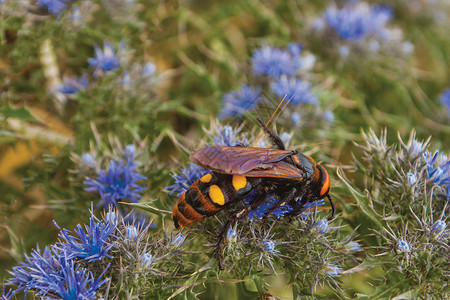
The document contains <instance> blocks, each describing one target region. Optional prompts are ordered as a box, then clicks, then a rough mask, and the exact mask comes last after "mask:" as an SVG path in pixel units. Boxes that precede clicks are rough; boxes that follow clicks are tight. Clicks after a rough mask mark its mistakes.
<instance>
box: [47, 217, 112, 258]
mask: <svg viewBox="0 0 450 300" xmlns="http://www.w3.org/2000/svg"><path fill="white" fill-rule="evenodd" d="M110 213H111V211H110ZM54 223H55V225H56V227H58V229H60V230H61V232H60V233H59V235H58V236H59V237H60V239H61V241H60V242H58V243H57V247H58V248H59V249H60V250H61V251H64V252H65V253H66V256H67V258H68V259H74V258H76V257H78V258H82V259H84V260H86V261H88V262H92V261H97V260H101V259H103V258H105V257H109V258H111V255H109V254H108V251H109V250H110V249H111V248H112V247H113V246H114V244H115V240H116V238H117V237H116V236H114V235H113V234H112V233H113V231H114V229H115V228H116V224H115V222H108V221H97V220H96V219H95V217H94V214H93V213H91V217H90V218H89V225H86V226H85V229H86V230H84V229H83V227H82V226H81V225H80V224H78V225H77V226H76V228H75V229H74V233H75V234H76V235H75V234H74V233H72V232H71V231H70V230H67V229H65V228H63V229H61V228H60V227H59V226H58V225H57V224H56V222H54Z"/></svg>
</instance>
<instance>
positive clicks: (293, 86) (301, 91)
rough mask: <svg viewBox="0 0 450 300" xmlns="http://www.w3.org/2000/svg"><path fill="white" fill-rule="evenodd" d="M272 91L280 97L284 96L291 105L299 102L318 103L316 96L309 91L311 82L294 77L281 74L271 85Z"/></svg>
mask: <svg viewBox="0 0 450 300" xmlns="http://www.w3.org/2000/svg"><path fill="white" fill-rule="evenodd" d="M271 87H272V91H273V92H274V93H275V94H276V95H277V96H278V97H280V98H284V97H286V100H287V101H290V102H289V103H291V104H293V105H298V104H300V103H308V104H316V105H317V104H318V103H319V102H318V100H317V96H316V95H314V94H313V93H311V92H310V89H311V84H310V83H309V82H305V81H303V80H301V79H298V78H294V77H287V76H281V77H280V78H279V79H277V80H276V81H274V82H273V83H272V85H271Z"/></svg>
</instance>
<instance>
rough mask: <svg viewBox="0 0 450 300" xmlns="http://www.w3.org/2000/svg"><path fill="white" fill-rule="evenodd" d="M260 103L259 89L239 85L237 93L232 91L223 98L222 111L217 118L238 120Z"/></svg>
mask: <svg viewBox="0 0 450 300" xmlns="http://www.w3.org/2000/svg"><path fill="white" fill-rule="evenodd" d="M261 101H262V97H261V88H259V87H257V88H254V87H249V86H246V85H241V88H240V90H239V91H232V92H229V93H227V94H225V95H224V96H223V98H222V103H223V109H222V112H221V113H220V114H219V118H221V119H223V118H227V117H231V116H234V117H238V118H240V117H242V116H243V115H244V114H245V113H246V112H248V111H251V110H253V109H254V108H255V107H256V105H257V104H259V103H260V102H261Z"/></svg>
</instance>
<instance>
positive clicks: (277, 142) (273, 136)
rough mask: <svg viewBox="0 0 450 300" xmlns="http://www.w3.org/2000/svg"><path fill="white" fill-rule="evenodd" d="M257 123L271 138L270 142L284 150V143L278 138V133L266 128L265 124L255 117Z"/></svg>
mask: <svg viewBox="0 0 450 300" xmlns="http://www.w3.org/2000/svg"><path fill="white" fill-rule="evenodd" d="M257 120H258V122H259V124H260V125H261V127H262V129H263V130H264V131H265V132H266V133H267V135H268V136H269V137H270V139H271V140H272V143H273V144H274V145H275V146H277V147H278V149H281V150H286V146H285V145H284V143H283V141H282V140H281V139H280V137H279V136H278V135H276V134H275V133H274V132H273V131H272V130H270V129H269V128H267V126H266V124H264V122H263V121H262V120H261V118H258V119H257Z"/></svg>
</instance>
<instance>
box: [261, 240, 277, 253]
mask: <svg viewBox="0 0 450 300" xmlns="http://www.w3.org/2000/svg"><path fill="white" fill-rule="evenodd" d="M262 244H263V247H264V248H263V250H264V251H268V252H272V251H273V250H275V243H274V242H273V241H270V240H268V241H263V242H262Z"/></svg>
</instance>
